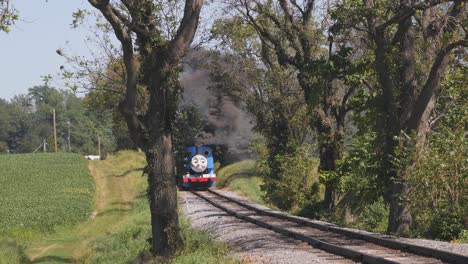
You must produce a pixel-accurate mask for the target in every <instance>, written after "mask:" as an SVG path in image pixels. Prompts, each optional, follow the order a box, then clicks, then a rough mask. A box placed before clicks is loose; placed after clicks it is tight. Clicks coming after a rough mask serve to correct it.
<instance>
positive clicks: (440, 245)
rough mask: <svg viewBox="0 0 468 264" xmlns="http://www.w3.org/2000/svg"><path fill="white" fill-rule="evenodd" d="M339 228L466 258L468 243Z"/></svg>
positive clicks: (226, 193) (229, 195) (263, 207)
mask: <svg viewBox="0 0 468 264" xmlns="http://www.w3.org/2000/svg"><path fill="white" fill-rule="evenodd" d="M214 190H215V191H217V192H219V193H220V194H222V195H225V196H228V197H232V198H235V199H238V200H239V201H241V202H244V203H247V204H249V205H252V206H255V207H258V208H260V209H269V210H271V209H270V208H268V207H265V206H263V205H259V204H256V203H254V202H252V201H250V200H248V199H246V198H245V197H242V196H240V195H239V194H237V193H235V192H233V191H228V190H219V189H214ZM278 213H281V212H278ZM299 218H302V217H299ZM303 219H307V218H303ZM307 220H309V221H312V222H316V223H321V224H325V225H331V226H336V225H334V224H331V223H327V222H323V221H319V220H311V219H307ZM341 228H343V229H346V230H351V231H354V232H359V233H362V234H368V235H374V236H377V237H380V238H386V239H391V240H395V241H401V242H405V243H409V244H414V245H418V246H424V247H428V248H434V249H439V250H444V251H447V252H451V253H456V254H460V255H465V256H468V243H449V242H444V241H437V240H430V239H419V238H403V237H396V236H390V235H384V234H376V233H371V232H367V231H364V230H359V229H353V228H345V227H341Z"/></svg>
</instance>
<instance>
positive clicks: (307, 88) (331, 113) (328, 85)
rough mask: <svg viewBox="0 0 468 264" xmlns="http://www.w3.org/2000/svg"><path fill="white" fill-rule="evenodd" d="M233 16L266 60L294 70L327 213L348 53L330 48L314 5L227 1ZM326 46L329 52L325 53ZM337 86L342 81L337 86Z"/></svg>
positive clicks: (341, 131)
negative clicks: (264, 50) (313, 138)
mask: <svg viewBox="0 0 468 264" xmlns="http://www.w3.org/2000/svg"><path fill="white" fill-rule="evenodd" d="M228 2H230V4H231V7H232V8H233V9H234V10H235V15H236V16H239V17H241V18H242V19H244V20H245V21H246V22H247V23H249V24H250V25H251V26H252V27H253V28H254V29H255V32H256V33H257V35H258V38H259V39H260V41H261V42H262V44H263V45H264V46H265V47H268V48H269V50H270V53H271V54H270V56H271V58H270V60H274V61H276V63H278V64H279V65H281V66H287V67H292V68H294V69H295V70H297V79H298V81H299V84H300V87H301V88H302V92H303V96H304V99H305V102H306V104H307V105H308V111H309V113H310V115H311V116H312V121H311V123H310V126H311V128H312V129H313V130H314V131H315V132H316V133H317V135H318V152H319V156H320V165H319V171H320V172H321V174H322V175H323V177H322V179H323V180H324V181H323V182H324V184H325V187H326V190H325V199H324V207H325V208H328V209H330V208H332V207H333V206H334V204H335V199H336V197H335V196H336V188H337V177H336V172H335V171H336V167H337V161H338V160H339V159H341V157H342V155H343V147H344V136H345V117H346V114H347V113H348V112H349V111H350V109H349V107H348V99H349V98H350V96H351V95H352V94H353V92H354V90H355V88H356V87H355V85H354V84H350V83H346V82H343V80H344V79H345V76H346V75H348V74H351V73H352V72H353V71H354V68H355V66H354V65H353V64H352V63H351V61H350V58H349V55H350V52H351V50H350V49H349V48H348V47H346V46H345V45H343V44H340V43H335V39H334V38H333V36H332V35H330V34H329V36H328V37H327V39H328V43H327V41H326V40H325V36H324V33H325V32H326V31H325V30H324V29H323V28H321V27H319V26H318V23H317V21H316V19H315V14H314V11H315V9H314V4H315V1H313V0H308V1H299V2H298V1H286V0H285V1H277V2H274V1H256V0H239V1H228ZM326 46H328V49H326V48H324V47H326ZM338 80H341V82H340V81H338Z"/></svg>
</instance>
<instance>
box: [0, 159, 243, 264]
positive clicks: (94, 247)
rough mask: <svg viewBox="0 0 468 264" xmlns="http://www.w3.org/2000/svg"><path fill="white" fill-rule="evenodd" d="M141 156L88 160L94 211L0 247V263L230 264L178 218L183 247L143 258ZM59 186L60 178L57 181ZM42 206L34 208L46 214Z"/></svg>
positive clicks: (222, 249)
mask: <svg viewBox="0 0 468 264" xmlns="http://www.w3.org/2000/svg"><path fill="white" fill-rule="evenodd" d="M145 165H146V162H145V159H144V155H143V154H142V153H136V152H133V151H124V152H120V153H118V154H117V155H110V156H109V157H108V158H107V159H106V160H105V161H90V162H89V171H90V172H91V175H92V177H93V179H94V182H95V190H96V195H95V197H94V204H95V205H94V208H95V212H94V213H93V214H91V217H89V215H90V214H88V218H87V220H86V221H84V222H81V223H79V224H75V225H73V226H70V225H65V226H60V227H57V228H54V230H53V231H51V232H50V233H47V234H46V233H43V234H42V236H41V237H40V238H37V237H29V238H28V239H21V240H20V239H17V238H14V237H8V238H5V239H3V240H2V241H1V242H0V264H3V263H5V264H7V263H8V264H11V263H100V264H101V263H161V262H162V263H235V260H234V259H232V258H231V257H226V255H228V254H229V249H228V248H227V247H226V246H225V245H222V244H219V243H217V242H214V241H213V240H211V239H210V237H209V236H208V235H207V234H206V233H204V232H201V231H196V230H192V229H190V228H189V224H188V223H187V222H186V221H185V220H183V219H182V234H183V237H184V242H185V243H184V245H185V246H184V247H183V248H181V250H180V252H179V253H178V256H177V257H176V258H175V259H171V260H157V261H155V260H152V259H151V257H150V256H149V254H148V252H149V243H148V238H149V237H150V224H149V223H150V216H149V210H148V202H147V199H146V196H145V190H146V176H144V175H142V172H143V168H144V166H145ZM57 181H60V179H57ZM47 204H49V203H45V204H44V205H42V206H41V207H39V208H38V209H41V210H49V208H48V207H47Z"/></svg>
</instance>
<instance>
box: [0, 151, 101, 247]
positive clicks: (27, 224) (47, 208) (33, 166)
mask: <svg viewBox="0 0 468 264" xmlns="http://www.w3.org/2000/svg"><path fill="white" fill-rule="evenodd" d="M0 167H1V168H2V172H1V174H0V185H1V186H2V188H1V189H0V205H1V206H0V215H1V216H2V217H1V218H0V234H4V235H8V236H11V237H16V238H28V237H31V236H34V235H35V234H40V233H48V232H51V231H53V230H54V228H56V227H58V226H62V225H73V224H76V223H78V222H80V221H84V220H86V219H87V218H88V217H89V214H90V211H91V209H92V206H93V193H94V185H93V181H92V179H91V177H90V175H89V171H88V169H87V162H86V160H85V159H84V158H83V157H82V156H80V155H77V154H66V155H63V154H60V155H58V154H22V155H1V156H0Z"/></svg>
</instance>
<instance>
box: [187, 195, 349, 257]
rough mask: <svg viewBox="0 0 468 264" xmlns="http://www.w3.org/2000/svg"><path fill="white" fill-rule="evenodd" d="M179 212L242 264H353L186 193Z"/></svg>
mask: <svg viewBox="0 0 468 264" xmlns="http://www.w3.org/2000/svg"><path fill="white" fill-rule="evenodd" d="M181 208H182V210H183V212H184V214H185V216H187V217H188V218H189V219H190V220H191V223H192V227H194V228H198V229H203V230H206V231H207V232H209V233H210V234H211V235H212V236H213V238H215V239H216V240H219V241H223V242H225V243H227V244H229V245H230V246H231V247H232V249H233V253H234V254H235V255H236V256H238V257H239V258H240V259H241V260H242V262H243V263H277V264H280V263H281V264H283V263H284V264H286V263H287V264H302V263H304V264H305V263H354V262H353V261H351V260H348V259H345V258H342V257H340V256H336V255H333V254H329V253H327V252H324V251H322V250H318V249H315V248H313V247H312V246H310V245H309V244H307V243H303V242H300V241H297V240H294V239H291V238H288V237H285V236H283V235H280V234H278V233H275V232H274V231H271V230H268V229H265V228H262V227H259V226H256V225H254V224H251V223H248V222H245V221H242V220H239V219H237V218H235V217H234V216H230V215H228V214H227V213H225V212H224V211H222V210H220V209H218V208H216V207H214V206H212V205H210V204H208V203H207V202H206V201H204V200H203V199H201V198H199V197H197V196H195V195H194V194H192V193H190V192H182V193H181Z"/></svg>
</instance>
